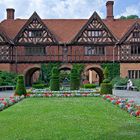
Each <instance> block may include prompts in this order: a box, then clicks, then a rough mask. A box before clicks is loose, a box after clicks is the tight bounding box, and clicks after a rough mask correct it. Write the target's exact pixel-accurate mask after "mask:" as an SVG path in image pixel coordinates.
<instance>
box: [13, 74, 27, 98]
mask: <svg viewBox="0 0 140 140" xmlns="http://www.w3.org/2000/svg"><path fill="white" fill-rule="evenodd" d="M15 94H17V95H20V96H21V95H26V88H25V84H24V76H23V75H19V76H18V78H17V85H16V90H15Z"/></svg>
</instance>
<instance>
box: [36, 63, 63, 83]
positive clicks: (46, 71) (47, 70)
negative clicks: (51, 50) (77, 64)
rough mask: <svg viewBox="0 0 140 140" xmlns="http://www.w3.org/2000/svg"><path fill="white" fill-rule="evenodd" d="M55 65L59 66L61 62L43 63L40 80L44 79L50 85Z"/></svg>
mask: <svg viewBox="0 0 140 140" xmlns="http://www.w3.org/2000/svg"><path fill="white" fill-rule="evenodd" d="M53 67H57V68H59V67H60V63H48V64H47V65H46V64H41V70H40V76H39V81H44V82H45V83H47V84H48V85H49V84H50V79H51V72H52V69H53Z"/></svg>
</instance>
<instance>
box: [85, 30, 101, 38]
mask: <svg viewBox="0 0 140 140" xmlns="http://www.w3.org/2000/svg"><path fill="white" fill-rule="evenodd" d="M88 36H89V37H100V36H102V31H88Z"/></svg>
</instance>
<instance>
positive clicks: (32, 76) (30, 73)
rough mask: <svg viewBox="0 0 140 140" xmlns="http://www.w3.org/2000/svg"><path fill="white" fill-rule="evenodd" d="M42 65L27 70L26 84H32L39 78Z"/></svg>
mask: <svg viewBox="0 0 140 140" xmlns="http://www.w3.org/2000/svg"><path fill="white" fill-rule="evenodd" d="M39 73H40V67H31V68H29V69H28V70H26V72H25V85H26V86H31V85H32V84H33V83H34V82H36V81H37V80H38V77H39Z"/></svg>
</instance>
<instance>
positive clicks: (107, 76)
mask: <svg viewBox="0 0 140 140" xmlns="http://www.w3.org/2000/svg"><path fill="white" fill-rule="evenodd" d="M103 74H104V79H108V78H109V70H108V68H107V67H105V69H104V71H103Z"/></svg>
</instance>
